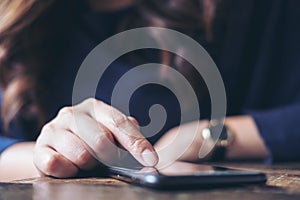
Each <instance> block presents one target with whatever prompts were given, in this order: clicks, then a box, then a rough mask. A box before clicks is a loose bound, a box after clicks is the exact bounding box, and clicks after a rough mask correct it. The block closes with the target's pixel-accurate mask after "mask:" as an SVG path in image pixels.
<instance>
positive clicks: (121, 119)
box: [112, 113, 129, 127]
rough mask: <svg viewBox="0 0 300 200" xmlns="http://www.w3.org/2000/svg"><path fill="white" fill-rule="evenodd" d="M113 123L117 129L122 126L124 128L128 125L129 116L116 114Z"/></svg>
mask: <svg viewBox="0 0 300 200" xmlns="http://www.w3.org/2000/svg"><path fill="white" fill-rule="evenodd" d="M112 121H113V124H114V125H115V126H116V127H120V126H122V125H124V124H127V123H128V122H129V120H128V118H127V116H126V115H124V114H122V113H115V114H113V116H112Z"/></svg>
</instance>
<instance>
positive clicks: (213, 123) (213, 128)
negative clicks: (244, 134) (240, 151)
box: [202, 120, 234, 161]
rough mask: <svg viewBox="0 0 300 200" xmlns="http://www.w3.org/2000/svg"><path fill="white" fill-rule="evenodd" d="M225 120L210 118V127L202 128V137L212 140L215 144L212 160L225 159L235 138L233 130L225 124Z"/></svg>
mask: <svg viewBox="0 0 300 200" xmlns="http://www.w3.org/2000/svg"><path fill="white" fill-rule="evenodd" d="M223 121H224V120H210V122H209V125H208V127H207V128H204V129H203V130H202V139H203V140H211V141H212V142H213V143H214V144H215V146H214V148H213V149H212V152H211V155H210V160H211V161H220V160H224V159H225V156H226V151H227V149H228V147H229V146H230V145H231V144H232V142H233V139H234V137H233V136H234V135H233V133H232V131H231V130H230V129H228V128H227V127H226V126H225V125H224V123H223ZM220 129H221V130H222V131H221V133H220Z"/></svg>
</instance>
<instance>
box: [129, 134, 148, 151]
mask: <svg viewBox="0 0 300 200" xmlns="http://www.w3.org/2000/svg"><path fill="white" fill-rule="evenodd" d="M128 145H129V148H130V149H131V150H132V151H133V152H135V153H140V152H142V151H143V149H145V147H146V146H148V143H147V141H146V140H145V139H144V138H139V137H130V139H129V141H128Z"/></svg>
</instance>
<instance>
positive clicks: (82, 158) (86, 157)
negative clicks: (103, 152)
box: [75, 150, 93, 167]
mask: <svg viewBox="0 0 300 200" xmlns="http://www.w3.org/2000/svg"><path fill="white" fill-rule="evenodd" d="M92 160H93V156H92V155H91V154H90V152H89V151H87V150H84V151H83V152H82V153H81V154H79V156H78V157H77V159H76V161H75V162H76V164H77V165H78V166H80V167H82V166H85V165H87V164H88V163H89V162H91V161H92Z"/></svg>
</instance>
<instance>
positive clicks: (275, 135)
mask: <svg viewBox="0 0 300 200" xmlns="http://www.w3.org/2000/svg"><path fill="white" fill-rule="evenodd" d="M248 114H250V115H251V116H252V117H253V119H254V121H255V122H256V125H257V127H258V129H259V131H260V134H261V136H262V138H263V140H264V142H265V144H266V146H267V147H268V148H269V151H270V153H271V157H270V161H271V162H272V161H274V162H276V161H292V160H299V159H300V145H299V141H300V127H299V125H300V104H299V103H298V104H294V105H289V106H286V107H281V108H275V109H271V110H266V111H250V112H248Z"/></svg>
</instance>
